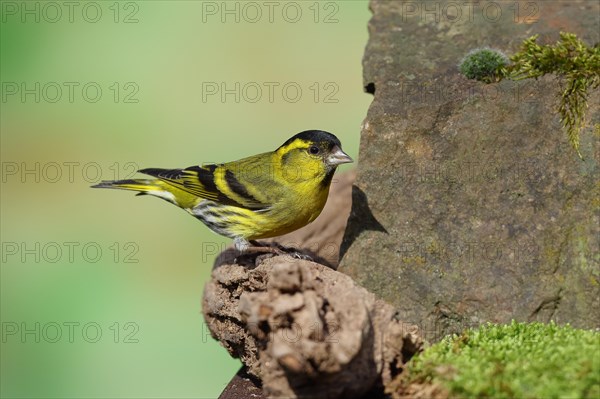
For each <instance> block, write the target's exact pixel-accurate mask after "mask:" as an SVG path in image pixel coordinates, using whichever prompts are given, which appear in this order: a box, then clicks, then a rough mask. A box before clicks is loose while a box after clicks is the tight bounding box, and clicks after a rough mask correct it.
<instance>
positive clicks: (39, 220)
mask: <svg viewBox="0 0 600 399" xmlns="http://www.w3.org/2000/svg"><path fill="white" fill-rule="evenodd" d="M1 7H2V24H1V32H0V33H1V35H0V37H1V39H0V40H1V65H0V68H1V69H0V73H1V82H2V102H1V104H0V105H1V115H0V120H1V159H2V190H1V198H0V204H1V234H2V237H1V241H2V266H1V270H0V271H1V276H0V277H1V321H2V343H1V345H2V347H1V381H0V387H1V391H0V393H1V395H2V397H6V398H9V397H11V398H35V397H43V398H75V397H77V398H91V397H96V398H97V397H102V398H128V397H129V398H134V397H135V398H141V397H147V398H163V397H164V398H166V397H169V398H192V397H194V398H214V397H217V396H218V395H219V393H220V392H221V391H222V389H223V388H224V387H225V385H226V383H227V382H228V381H229V380H230V379H231V378H232V376H233V374H234V373H235V372H236V370H237V369H238V367H239V366H240V363H239V361H238V360H234V359H231V358H230V356H229V355H228V354H227V352H226V351H225V349H223V348H222V347H221V346H220V345H219V343H217V342H216V341H214V340H213V339H212V338H211V337H210V334H209V332H208V330H207V329H206V327H205V326H204V323H203V319H202V315H201V298H202V289H203V286H204V283H205V282H206V280H207V279H208V278H209V275H210V269H211V266H212V262H213V260H214V258H215V255H216V252H217V251H218V250H219V249H221V248H224V247H225V246H226V245H227V244H228V243H229V240H227V239H224V238H221V237H219V236H217V235H215V234H213V233H212V232H210V231H209V230H208V229H207V228H206V227H205V226H203V225H202V224H201V223H199V222H198V221H196V220H195V219H194V218H192V217H190V216H188V215H187V214H186V213H185V212H183V211H181V210H179V209H177V208H176V207H174V206H172V205H169V204H167V203H165V202H163V201H160V200H158V199H155V198H150V197H143V198H135V197H134V196H133V195H132V194H131V193H127V192H116V191H109V190H104V191H101V190H91V189H89V188H88V187H89V186H90V185H91V184H94V183H97V182H98V181H100V180H102V179H114V178H127V177H129V176H132V172H134V171H135V170H136V169H137V168H144V167H186V166H190V165H194V164H201V163H205V162H222V161H229V160H234V159H237V158H240V157H243V156H247V155H251V154H254V153H259V152H264V151H269V150H273V149H275V148H276V147H277V146H279V145H280V144H281V143H283V142H284V141H285V140H286V139H287V138H289V137H291V136H292V135H293V134H295V133H297V132H299V131H302V130H306V129H313V128H319V129H324V130H328V131H331V132H333V133H335V134H336V135H337V136H338V137H339V138H340V140H341V141H342V143H343V145H344V149H345V150H346V151H347V152H348V153H349V154H350V155H351V156H353V157H356V156H357V149H358V142H359V132H360V123H361V121H362V119H363V118H364V117H365V115H366V111H367V107H368V104H369V102H370V100H371V98H370V96H369V95H367V94H364V93H363V90H362V78H361V74H362V71H361V57H362V52H363V49H364V46H365V44H366V41H367V22H368V19H369V17H370V13H369V11H368V6H367V1H366V0H365V1H339V2H329V1H327V2H314V1H302V2H291V3H287V2H278V1H275V2H271V3H265V2H227V3H224V2H200V1H139V2H114V1H97V2H77V1H75V2H70V3H69V2H35V1H29V2H14V1H2V2H1ZM236 82H237V83H238V84H239V86H237V87H236ZM223 85H224V86H223ZM222 88H225V89H226V90H229V91H227V92H226V94H225V95H224V96H221V94H222V90H221V89H222ZM257 88H259V89H261V90H262V92H259V91H258V90H257ZM270 88H272V92H270V90H271V89H270Z"/></svg>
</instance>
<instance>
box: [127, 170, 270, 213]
mask: <svg viewBox="0 0 600 399" xmlns="http://www.w3.org/2000/svg"><path fill="white" fill-rule="evenodd" d="M139 172H140V173H144V174H147V175H150V176H154V177H156V178H158V179H160V180H162V181H164V182H166V183H168V184H170V185H172V186H174V187H177V188H179V189H181V190H183V191H185V192H188V193H190V194H192V195H195V196H198V197H200V198H204V199H207V200H211V201H215V202H218V203H221V204H224V205H233V206H238V207H242V208H248V209H253V210H259V209H265V208H266V207H268V204H264V203H262V202H261V201H259V200H257V199H256V198H255V197H253V196H252V195H250V194H249V193H248V192H247V191H244V187H243V186H242V185H241V184H236V183H239V182H238V181H237V180H236V179H235V177H234V176H233V174H232V172H231V171H229V170H228V169H227V168H226V167H225V165H203V166H190V167H189V168H185V169H156V168H151V169H142V170H140V171H139Z"/></svg>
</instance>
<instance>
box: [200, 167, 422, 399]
mask: <svg viewBox="0 0 600 399" xmlns="http://www.w3.org/2000/svg"><path fill="white" fill-rule="evenodd" d="M353 179H354V174H353V173H349V174H345V175H341V176H338V178H337V181H336V182H334V185H333V187H332V190H331V193H330V199H329V201H328V206H327V207H326V209H325V210H324V211H323V214H322V215H321V216H320V217H319V219H318V220H317V221H316V222H315V223H314V224H312V225H310V226H307V227H306V228H304V229H301V230H299V231H297V232H295V233H292V234H290V235H288V236H287V237H286V238H285V239H284V240H282V241H280V242H283V243H294V244H295V246H296V247H297V248H307V250H308V251H309V252H310V253H311V255H312V257H313V259H320V260H322V262H323V264H321V263H317V262H313V261H308V260H301V259H296V258H294V257H292V256H288V255H285V256H276V257H270V256H259V257H257V258H240V259H237V262H233V258H232V256H233V253H232V252H227V251H226V252H225V253H223V254H222V255H221V256H220V257H219V259H218V260H217V262H216V264H215V267H214V269H213V273H212V278H211V280H210V281H209V282H208V283H207V285H206V288H205V292H204V301H203V307H202V308H203V312H204V317H205V319H206V322H207V324H208V326H209V329H210V331H211V333H212V335H213V336H214V337H215V338H216V339H217V340H219V341H220V342H221V344H223V346H225V348H226V349H227V350H228V351H229V353H230V354H231V355H232V356H234V357H237V358H240V359H241V360H242V362H243V363H244V365H245V366H246V368H247V372H248V374H249V375H250V376H254V377H256V378H258V379H260V381H262V386H263V389H264V393H265V395H267V396H268V397H274V398H276V397H286V398H291V397H299V398H309V397H310V398H314V397H319V398H356V397H360V396H361V395H364V394H366V393H367V392H369V391H372V392H373V391H377V390H381V387H382V386H383V384H384V383H386V382H389V381H390V380H391V379H392V378H393V377H394V376H395V375H396V374H397V373H398V372H399V371H401V370H402V368H403V365H404V364H405V363H406V362H407V361H408V360H409V359H410V358H411V357H412V356H413V355H414V354H415V353H416V352H417V351H419V350H420V348H421V346H422V341H421V339H420V337H419V333H418V330H417V328H416V327H415V326H413V325H410V324H407V323H403V322H402V321H400V320H398V319H397V317H396V311H395V309H394V308H393V307H392V306H391V305H389V304H387V303H386V302H383V301H381V300H379V299H377V298H376V297H375V296H374V295H373V294H371V293H370V292H368V291H367V290H365V289H364V288H362V287H360V286H359V285H357V284H356V283H355V282H354V281H353V280H352V279H351V278H350V277H349V276H347V275H345V274H343V273H340V272H337V271H336V270H334V269H333V267H335V265H336V262H335V259H336V257H337V253H338V252H339V250H338V248H339V244H340V242H341V239H342V235H343V231H344V227H345V223H346V220H347V218H348V214H349V212H350V193H351V186H352V181H353ZM317 244H319V245H317ZM333 248H335V249H336V250H335V253H334V252H333V251H332V249H333ZM235 381H237V382H235V383H233V382H232V384H233V385H231V384H230V386H229V387H228V389H229V392H233V390H235V389H236V387H237V389H239V388H240V387H246V388H247V389H249V388H248V387H251V386H254V384H253V382H252V380H251V379H249V378H246V379H244V378H243V377H242V376H238V377H236V380H235ZM244 384H246V385H244ZM246 388H242V389H246ZM234 397H235V396H234Z"/></svg>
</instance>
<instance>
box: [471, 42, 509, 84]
mask: <svg viewBox="0 0 600 399" xmlns="http://www.w3.org/2000/svg"><path fill="white" fill-rule="evenodd" d="M507 64H508V57H506V55H504V53H502V52H501V51H499V50H494V49H491V48H488V47H484V48H478V49H475V50H471V51H470V52H469V54H467V55H466V56H465V57H464V58H463V59H462V61H461V62H460V65H459V69H460V72H461V73H462V74H463V75H465V76H466V77H467V78H469V79H475V80H480V81H482V82H486V83H490V82H496V81H498V80H500V79H501V75H500V71H501V70H502V68H504V67H506V65H507Z"/></svg>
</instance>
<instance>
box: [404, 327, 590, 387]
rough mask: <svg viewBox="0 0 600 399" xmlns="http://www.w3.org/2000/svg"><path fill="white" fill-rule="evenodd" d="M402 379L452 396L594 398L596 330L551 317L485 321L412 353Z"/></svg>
mask: <svg viewBox="0 0 600 399" xmlns="http://www.w3.org/2000/svg"><path fill="white" fill-rule="evenodd" d="M402 378H403V381H404V382H403V384H402V385H404V386H405V387H406V386H409V385H410V384H416V385H421V386H422V385H423V384H427V385H429V386H431V385H435V386H438V387H441V388H443V389H445V390H446V391H447V394H448V395H449V397H451V398H452V397H461V398H462V397H489V398H566V397H569V398H571V397H572V398H590V399H592V398H598V397H600V334H599V333H597V332H593V331H587V330H579V329H574V328H572V327H571V326H569V325H565V326H558V325H556V324H554V323H553V322H552V323H550V324H543V323H517V322H514V321H513V322H512V323H511V324H509V325H495V324H491V323H488V324H487V325H484V326H481V327H479V328H477V329H469V330H467V331H465V332H464V333H463V334H462V335H460V336H458V335H454V336H451V337H447V338H445V339H443V340H442V341H441V342H439V343H437V344H435V345H433V346H431V347H430V348H428V349H427V350H425V352H423V353H421V354H419V355H417V356H415V357H414V358H413V359H412V360H411V361H410V362H409V364H408V369H407V373H406V374H404V376H403V377H402Z"/></svg>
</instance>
